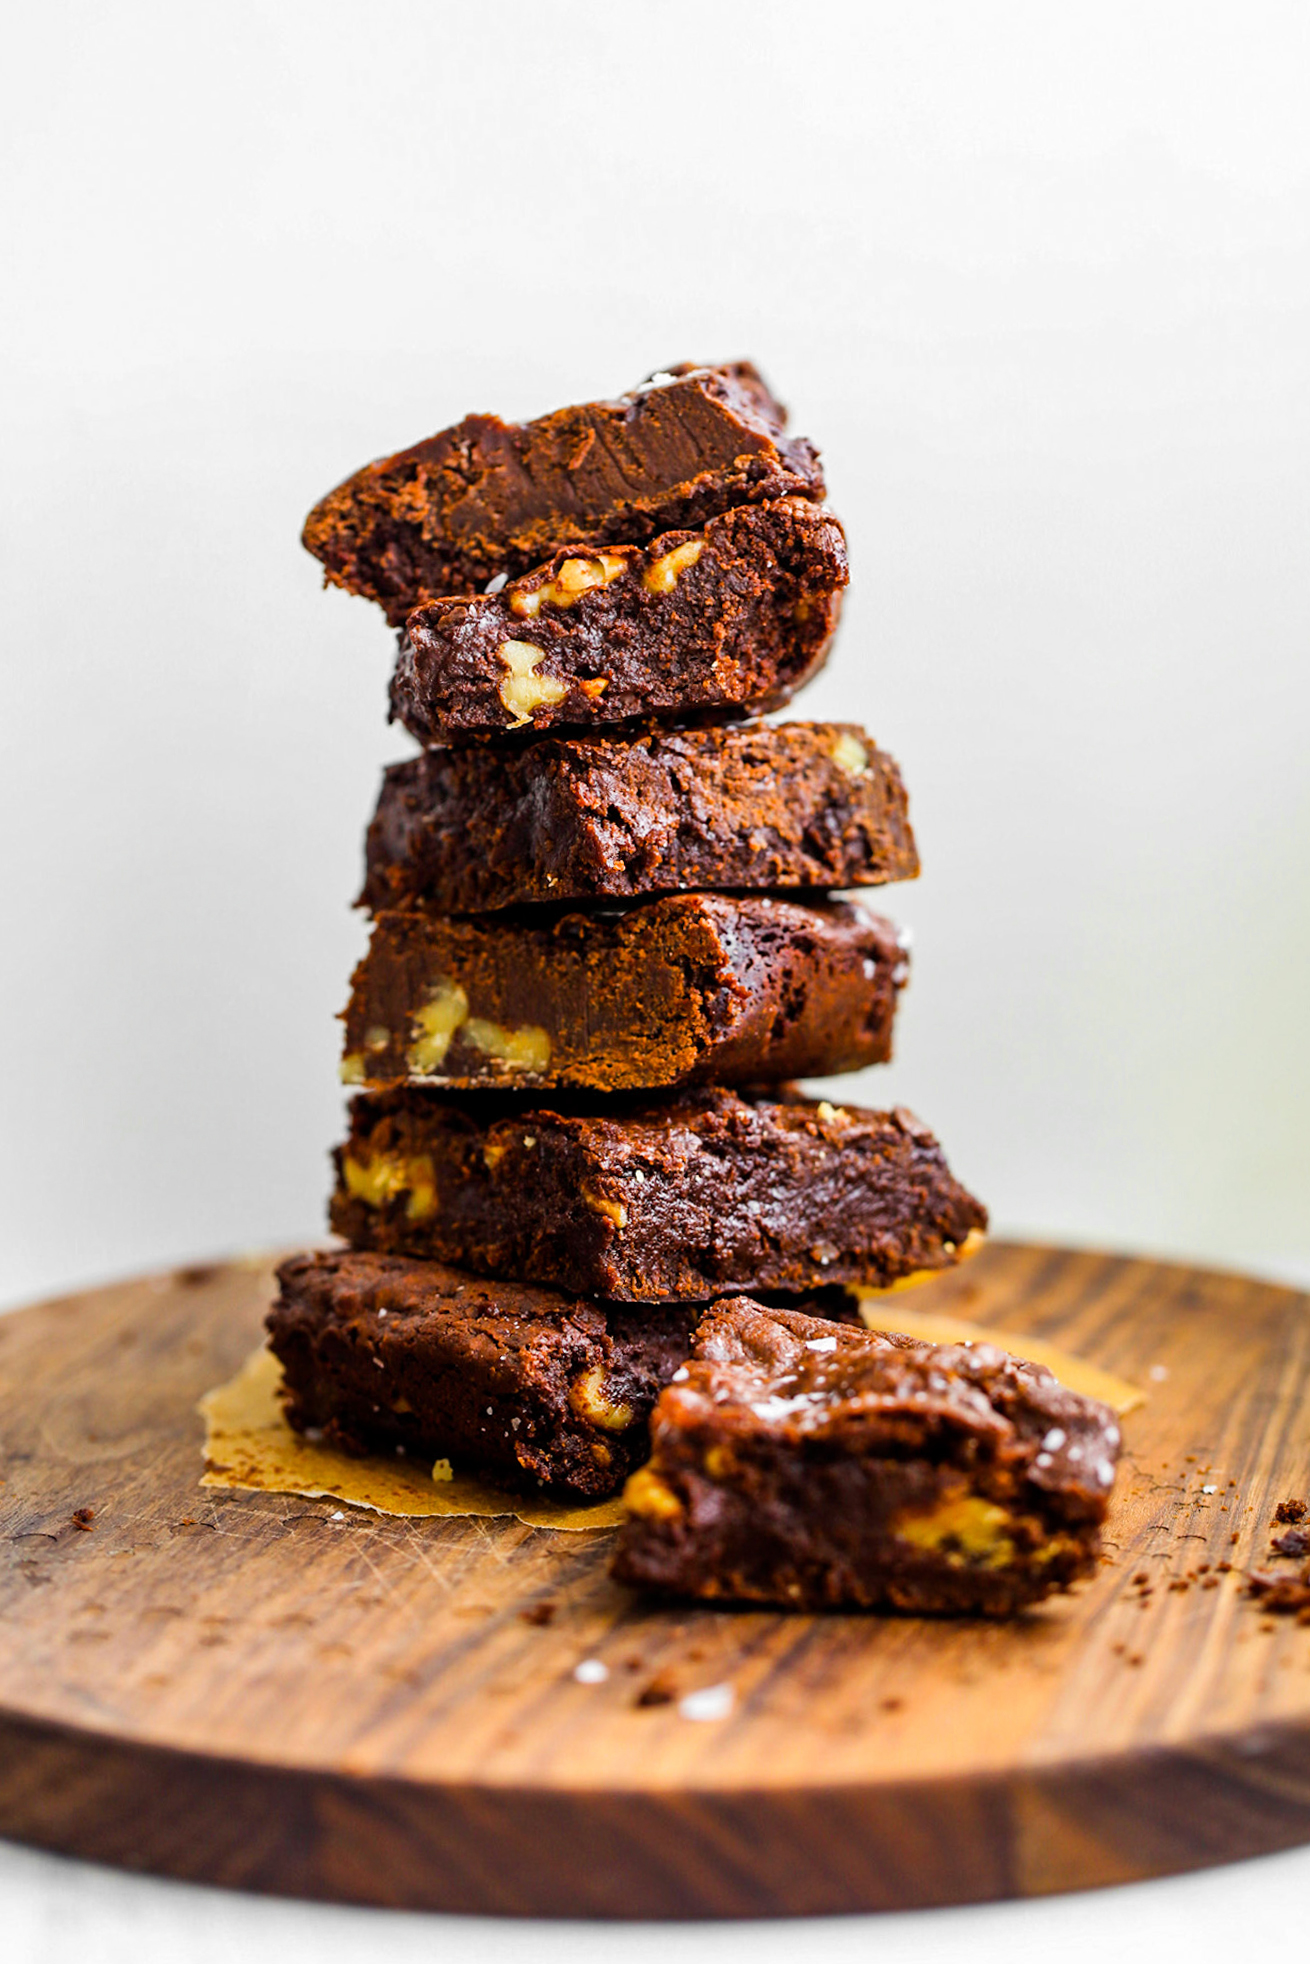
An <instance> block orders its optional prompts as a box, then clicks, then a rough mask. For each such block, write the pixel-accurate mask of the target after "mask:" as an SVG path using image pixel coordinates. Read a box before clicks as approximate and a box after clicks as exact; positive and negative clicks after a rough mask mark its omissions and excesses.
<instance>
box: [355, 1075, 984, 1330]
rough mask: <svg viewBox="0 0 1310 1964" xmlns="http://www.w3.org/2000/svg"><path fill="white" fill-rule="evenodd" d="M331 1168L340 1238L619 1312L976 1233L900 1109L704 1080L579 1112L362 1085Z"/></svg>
mask: <svg viewBox="0 0 1310 1964" xmlns="http://www.w3.org/2000/svg"><path fill="white" fill-rule="evenodd" d="M336 1168H337V1186H336V1192H335V1194H334V1196H333V1200H332V1210H331V1221H332V1226H333V1228H334V1229H335V1230H336V1232H337V1233H338V1234H341V1235H344V1236H345V1238H346V1239H347V1240H348V1241H349V1242H350V1244H351V1246H352V1247H355V1248H383V1249H387V1250H389V1251H394V1252H396V1253H400V1254H406V1255H423V1256H430V1257H435V1258H437V1259H438V1260H441V1261H450V1262H457V1263H459V1264H460V1265H461V1266H462V1267H465V1268H470V1269H476V1270H477V1271H478V1272H479V1273H480V1274H484V1275H514V1276H519V1277H521V1278H522V1279H524V1280H525V1281H531V1282H543V1283H550V1284H552V1285H553V1286H554V1287H556V1288H561V1289H572V1290H577V1291H578V1292H580V1293H585V1294H596V1295H601V1296H607V1297H612V1298H621V1299H630V1300H634V1301H646V1300H650V1301H654V1300H658V1299H661V1298H671V1297H683V1298H697V1297H700V1298H705V1297H710V1296H716V1295H724V1294H730V1293H732V1292H734V1291H736V1290H749V1291H751V1292H754V1291H756V1290H775V1291H782V1290H796V1291H799V1290H810V1289H815V1288H819V1287H822V1286H823V1285H824V1284H825V1283H838V1282H840V1283H859V1284H864V1285H867V1286H871V1287H875V1288H877V1287H884V1286H885V1285H886V1284H888V1283H890V1282H894V1281H897V1280H898V1279H899V1278H900V1277H902V1276H905V1275H909V1274H913V1273H914V1272H916V1271H919V1270H924V1269H940V1268H948V1267H950V1266H951V1265H952V1264H953V1263H954V1262H955V1261H956V1260H958V1258H959V1254H960V1250H961V1247H962V1246H963V1244H964V1242H965V1241H966V1240H967V1239H968V1237H969V1236H970V1235H976V1234H978V1233H979V1232H980V1231H981V1230H982V1229H984V1228H985V1227H986V1225H987V1213H986V1210H985V1208H983V1207H982V1206H981V1205H980V1204H979V1202H978V1201H976V1200H975V1199H974V1198H973V1196H972V1195H971V1194H969V1193H967V1192H966V1191H965V1189H964V1188H963V1187H962V1186H961V1185H960V1184H959V1182H958V1181H957V1180H955V1179H954V1178H953V1177H952V1175H951V1172H950V1169H949V1167H948V1166H947V1164H946V1160H945V1158H944V1157H943V1154H942V1150H941V1147H940V1146H939V1145H938V1144H937V1141H936V1139H935V1138H934V1137H933V1135H932V1133H931V1132H930V1131H929V1130H928V1128H927V1127H926V1126H925V1125H924V1124H922V1122H921V1121H920V1120H919V1119H917V1118H915V1116H914V1114H913V1113H912V1112H908V1111H905V1110H903V1109H898V1110H896V1111H893V1112H873V1111H861V1110H859V1109H858V1108H853V1107H849V1106H834V1105H832V1104H829V1103H827V1102H826V1101H825V1102H823V1103H818V1104H816V1103H813V1102H811V1101H809V1100H803V1099H800V1098H792V1099H788V1100H786V1101H784V1102H778V1101H777V1100H769V1099H766V1098H763V1097H759V1096H748V1097H741V1096H739V1095H738V1094H737V1093H735V1092H733V1091H726V1090H719V1089H705V1090H696V1091H688V1092H682V1093H679V1094H677V1095H675V1096H674V1097H672V1098H666V1099H663V1100H656V1101H653V1102H652V1101H650V1100H646V1101H644V1102H640V1103H637V1102H633V1101H622V1102H621V1103H620V1104H619V1105H618V1106H615V1105H613V1104H609V1105H605V1104H598V1103H597V1101H596V1100H595V1099H594V1098H592V1099H591V1100H590V1101H589V1102H586V1103H584V1104H583V1106H582V1108H581V1109H577V1108H576V1107H575V1108H572V1109H570V1108H569V1107H568V1106H565V1108H563V1109H555V1108H553V1107H552V1108H550V1109H545V1108H543V1107H542V1106H540V1105H538V1104H525V1103H524V1102H523V1101H522V1100H520V1099H508V1098H505V1097H504V1096H503V1095H502V1096H500V1097H497V1096H496V1095H495V1094H492V1095H490V1096H488V1094H487V1093H485V1092H484V1093H482V1094H480V1095H479V1096H476V1097H471V1098H470V1097H465V1098H462V1099H456V1098H451V1097H450V1096H448V1095H446V1094H443V1093H441V1092H434V1091H430V1090H428V1089H426V1088H425V1087H412V1088H411V1087H406V1088H405V1089H403V1090H398V1091H392V1092H377V1093H372V1094H367V1095H365V1096H363V1097H359V1098H356V1099H355V1100H354V1103H353V1106H352V1110H351V1127H350V1136H349V1138H348V1140H347V1141H346V1143H345V1144H344V1145H343V1146H341V1147H339V1148H338V1150H337V1154H336Z"/></svg>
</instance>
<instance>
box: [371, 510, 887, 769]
mask: <svg viewBox="0 0 1310 1964" xmlns="http://www.w3.org/2000/svg"><path fill="white" fill-rule="evenodd" d="M847 578H848V573H847V562H846V540H845V535H844V534H843V532H842V528H841V526H840V525H839V524H838V522H837V520H836V519H835V518H834V517H833V516H832V514H831V513H830V512H826V511H822V510H821V509H820V508H819V507H818V506H817V505H813V504H809V503H807V501H806V500H805V499H803V498H780V499H776V500H773V501H772V502H770V503H768V504H763V505H747V506H741V507H738V508H737V509H736V510H733V511H728V512H724V513H722V514H721V515H720V516H719V517H718V518H713V519H711V520H710V522H709V524H708V525H706V526H705V527H704V528H703V529H702V530H700V531H695V532H688V531H679V532H664V533H661V534H660V536H659V537H658V538H656V539H653V540H652V541H651V543H650V544H649V545H647V546H612V547H611V548H610V549H609V550H608V551H605V552H600V553H598V554H592V555H584V554H579V553H578V552H577V551H576V550H575V549H574V548H569V549H568V550H566V551H564V552H560V553H557V554H556V555H555V556H554V558H553V559H551V560H549V561H548V562H547V563H546V565H544V566H542V567H539V568H538V569H537V570H536V571H535V572H533V573H530V574H528V575H527V577H526V578H524V579H521V580H514V581H511V582H510V584H509V585H508V586H506V587H505V588H503V589H502V590H501V591H500V592H498V593H495V594H482V595H477V596H475V595H470V594H465V595H460V596H458V597H456V598H454V599H448V600H435V601H432V602H430V603H429V604H428V605H427V606H424V607H419V608H417V609H416V610H415V611H414V613H412V614H411V615H410V617H409V620H408V622H407V623H406V627H405V633H404V635H403V637H402V639H401V644H400V655H399V659H398V661H397V664H396V671H395V675H394V676H393V678H392V683H391V711H392V715H393V717H394V718H396V719H398V720H399V721H400V722H402V723H403V724H404V725H405V728H406V729H407V730H408V731H409V732H410V734H411V736H415V737H417V738H418V739H419V741H420V742H421V743H436V744H441V743H467V742H470V741H477V740H480V739H487V738H494V737H501V736H505V735H507V734H511V733H513V732H514V731H516V730H528V729H529V728H531V729H533V730H536V731H542V730H546V729H591V728H599V727H604V726H611V725H615V724H622V723H631V722H632V721H634V719H637V718H642V717H655V716H659V717H665V718H674V717H676V718H680V719H683V720H689V719H693V718H701V717H707V716H714V717H720V716H725V715H731V716H741V715H743V714H745V713H747V712H754V711H761V710H766V709H776V708H777V707H778V706H779V705H780V704H781V703H783V702H785V701H786V700H787V698H788V697H789V696H790V695H792V694H793V693H794V691H795V690H796V689H798V688H799V687H800V685H801V684H802V683H803V682H804V681H805V680H806V679H807V678H808V677H809V676H811V675H813V674H814V672H815V670H816V669H817V668H818V667H819V666H820V664H821V663H822V661H823V659H824V657H825V655H826V653H827V650H828V644H829V642H830V640H831V639H832V633H833V629H834V628H835V626H836V624H837V615H838V610H839V602H840V599H841V590H842V588H843V587H844V586H845V585H846V582H847Z"/></svg>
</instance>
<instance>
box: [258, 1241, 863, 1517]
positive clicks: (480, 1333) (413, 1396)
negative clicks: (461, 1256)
mask: <svg viewBox="0 0 1310 1964" xmlns="http://www.w3.org/2000/svg"><path fill="white" fill-rule="evenodd" d="M278 1281H279V1284H280V1294H279V1296H278V1299H277V1301H276V1302H275V1303H274V1305H273V1307H272V1309H271V1310H270V1311H269V1315H268V1332H269V1343H270V1345H271V1347H272V1349H273V1350H274V1352H275V1353H276V1355H277V1357H278V1358H279V1360H280V1361H281V1364H282V1370H283V1379H284V1387H285V1389H284V1398H285V1408H286V1414H287V1417H288V1419H289V1420H290V1422H291V1424H292V1425H293V1426H294V1427H295V1428H296V1430H297V1431H299V1432H309V1431H313V1432H320V1433H321V1434H322V1436H323V1437H324V1439H325V1440H326V1441H327V1442H328V1444H330V1445H333V1446H336V1447H338V1448H341V1449H344V1450H345V1451H347V1452H355V1453H363V1452H376V1451H388V1452H394V1451H396V1450H397V1449H403V1451H404V1452H405V1453H406V1454H407V1455H409V1456H412V1457H414V1458H419V1459H427V1460H429V1461H434V1460H437V1459H445V1458H449V1459H450V1460H451V1461H452V1462H453V1464H454V1466H455V1469H456V1471H458V1472H477V1473H479V1474H482V1475H484V1476H485V1477H487V1478H489V1479H492V1480H494V1481H496V1482H497V1483H498V1484H508V1485H511V1486H522V1485H533V1484H539V1485H541V1486H544V1487H549V1488H552V1489H553V1490H554V1491H556V1492H559V1493H562V1494H573V1495H578V1496H586V1497H588V1498H592V1499H595V1498H600V1497H603V1496H604V1495H606V1494H609V1493H614V1492H616V1491H617V1489H618V1488H619V1486H620V1485H621V1484H622V1482H623V1479H624V1476H625V1475H626V1474H627V1473H628V1472H629V1471H630V1470H631V1469H632V1467H634V1466H636V1465H638V1464H639V1463H640V1462H641V1460H643V1459H644V1458H645V1456H646V1451H647V1429H646V1420H647V1415H648V1414H649V1412H650V1408H651V1406H652V1404H653V1403H654V1401H655V1397H656V1395H657V1393H658V1391H659V1388H660V1386H661V1385H662V1384H664V1383H666V1382H667V1381H668V1379H669V1378H670V1377H671V1375H672V1374H673V1372H674V1371H675V1370H676V1369H677V1367H678V1366H679V1364H680V1363H681V1362H682V1360H683V1358H684V1357H685V1356H686V1355H687V1350H688V1346H689V1333H690V1330H691V1326H692V1321H693V1318H694V1315H695V1313H696V1312H695V1311H694V1310H692V1309H691V1308H688V1307H685V1306H679V1305H676V1304H663V1305H660V1304H656V1305H647V1304H643V1305H641V1306H636V1305H627V1306H619V1307H613V1306H605V1305H602V1304H599V1303H594V1302H586V1301H577V1300H575V1299H573V1298H572V1297H569V1296H567V1295H561V1294H559V1293H557V1292H556V1291H555V1290H553V1289H533V1288H528V1287H525V1286H524V1285H522V1284H520V1283H516V1282H483V1281H479V1280H477V1279H476V1278H475V1277H474V1276H471V1275H465V1274H462V1273H461V1272H460V1271H459V1270H458V1269H453V1268H445V1267H443V1266H441V1264H439V1263H437V1262H416V1261H406V1260H404V1259H403V1258H401V1257H399V1256H395V1255H374V1254H312V1255H295V1256H293V1257H292V1259H291V1260H290V1261H287V1262H283V1264H282V1266H281V1268H280V1269H279V1270H278ZM825 1327H830V1326H827V1325H825Z"/></svg>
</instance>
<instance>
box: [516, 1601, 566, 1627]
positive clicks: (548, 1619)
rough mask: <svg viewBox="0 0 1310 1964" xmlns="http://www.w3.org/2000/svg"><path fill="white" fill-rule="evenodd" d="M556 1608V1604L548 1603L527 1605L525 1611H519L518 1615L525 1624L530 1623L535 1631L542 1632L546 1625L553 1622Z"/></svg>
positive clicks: (557, 1606)
mask: <svg viewBox="0 0 1310 1964" xmlns="http://www.w3.org/2000/svg"><path fill="white" fill-rule="evenodd" d="M558 1608H559V1604H558V1603H552V1602H549V1601H548V1602H544V1603H529V1605H528V1607H527V1608H526V1609H521V1610H520V1611H519V1615H520V1616H521V1617H522V1618H523V1621H524V1622H525V1623H531V1624H532V1625H533V1626H534V1627H535V1628H536V1629H539V1630H544V1629H545V1627H546V1625H547V1624H548V1623H553V1622H554V1621H555V1612H556V1610H557V1609H558Z"/></svg>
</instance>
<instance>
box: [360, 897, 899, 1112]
mask: <svg viewBox="0 0 1310 1964" xmlns="http://www.w3.org/2000/svg"><path fill="white" fill-rule="evenodd" d="M907 974H908V964H907V959H906V955H905V950H904V948H903V947H902V945H901V941H900V938H899V937H898V935H897V932H896V929H895V928H894V927H893V926H892V925H891V923H890V922H889V921H885V920H882V919H881V918H879V917H878V916H876V915H873V914H866V913H864V912H863V910H862V909H860V908H858V907H855V906H852V905H849V904H847V903H845V902H842V901H816V902H814V903H812V904H810V905H807V906H802V905H801V904H800V903H798V902H794V901H788V900H774V899H770V898H765V897H764V896H762V895H748V896H746V897H744V898H741V897H730V896H728V895H726V894H713V893H686V894H674V895H666V896H664V897H663V898H661V899H657V900H650V901H645V902H639V903H637V904H635V905H631V906H627V907H611V908H605V909H595V910H592V911H590V912H588V913H566V914H561V915H558V916H555V917H553V918H547V919H546V920H545V921H542V920H541V919H540V918H537V919H535V920H533V919H524V918H522V917H520V916H518V915H517V914H510V913H508V912H505V913H500V914H492V915H487V916H484V917H481V918H477V919H468V918H455V917H451V916H445V915H430V914H421V913H417V912H413V911H410V912H406V911H400V910H397V911H390V912H385V913H381V914H379V915H378V916H377V918H376V920H375V922H374V924H373V935H372V939H371V941H370V944H369V950H368V953H367V954H366V955H365V957H364V959H363V961H362V962H361V963H360V964H359V966H358V968H357V969H356V970H355V974H354V976H353V978H352V993H351V998H350V1002H349V1004H348V1006H347V1009H346V1012H345V1024H346V1044H345V1058H344V1061H343V1064H342V1078H343V1080H344V1082H346V1083H348V1084H361V1085H369V1086H375V1087H377V1088H385V1087H386V1086H388V1085H392V1084H397V1083H403V1082H406V1081H410V1082H426V1083H430V1084H438V1085H456V1086H488V1085H501V1086H504V1087H506V1088H509V1089H528V1088H536V1087H545V1088H550V1087H555V1086H563V1087H572V1088H575V1089H580V1090H591V1091H628V1090H644V1089H659V1088H662V1087H664V1086H672V1085H677V1084H685V1083H690V1082H694V1081H698V1080H702V1081H703V1080H708V1079H713V1080H716V1081H718V1082H720V1083H725V1084H742V1083H750V1082H754V1081H761V1082H764V1081H774V1080H777V1079H781V1078H790V1077H826V1076H828V1075H829V1074H830V1073H833V1072H836V1071H851V1070H859V1069H860V1068H861V1067H862V1066H864V1065H866V1064H877V1063H882V1062H884V1061H885V1060H886V1059H887V1058H888V1057H889V1056H890V1054H891V1041H892V1023H893V1020H894V1017H895V1012H896V999H897V995H898V993H899V991H900V989H901V987H902V985H903V984H904V982H905V979H906V975H907Z"/></svg>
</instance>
